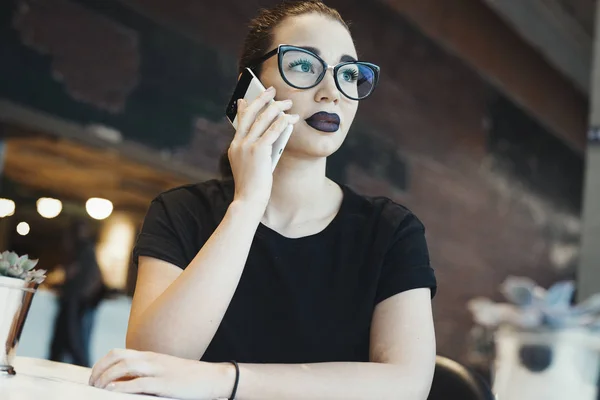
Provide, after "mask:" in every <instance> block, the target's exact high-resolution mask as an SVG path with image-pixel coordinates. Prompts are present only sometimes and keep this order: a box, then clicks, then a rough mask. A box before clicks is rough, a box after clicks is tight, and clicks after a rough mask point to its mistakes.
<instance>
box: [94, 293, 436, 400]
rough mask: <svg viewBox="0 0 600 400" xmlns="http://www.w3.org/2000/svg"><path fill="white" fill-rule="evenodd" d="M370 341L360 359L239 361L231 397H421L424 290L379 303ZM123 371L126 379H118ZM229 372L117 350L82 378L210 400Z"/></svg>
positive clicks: (430, 335)
mask: <svg viewBox="0 0 600 400" xmlns="http://www.w3.org/2000/svg"><path fill="white" fill-rule="evenodd" d="M370 347H371V348H370V353H371V354H370V362H365V363H353V362H333V363H319V364H291V365H290V364H240V365H239V367H240V381H239V387H238V390H237V396H236V399H238V400H254V399H257V400H259V399H260V400H270V399H273V400H274V399H297V400H304V399H306V400H314V399H340V400H341V399H343V400H352V399H381V400H383V399H397V400H425V399H427V396H428V394H429V390H430V387H431V381H432V379H433V371H434V367H435V355H436V345H435V332H434V327H433V317H432V310H431V292H430V289H428V288H419V289H412V290H408V291H405V292H402V293H399V294H396V295H394V296H392V297H389V298H388V299H386V300H383V301H382V302H380V303H379V304H378V305H377V307H376V308H375V312H374V315H373V321H372V324H371V345H370ZM124 377H127V378H128V379H129V380H126V381H118V380H120V379H122V378H124ZM131 378H135V379H131ZM234 378H235V370H234V369H233V366H230V365H228V364H209V363H202V362H196V361H190V360H182V359H178V358H174V357H170V356H165V355H160V354H155V353H140V352H135V351H133V350H123V351H116V352H111V353H110V354H109V355H108V356H106V357H105V358H104V359H102V360H101V361H99V362H98V363H97V364H96V366H95V367H94V370H93V371H92V377H91V379H90V382H91V383H92V384H94V385H95V386H97V387H106V386H107V385H109V383H110V384H111V385H110V386H109V389H111V390H116V391H123V392H133V393H148V394H157V395H162V396H167V397H174V398H181V399H214V398H229V396H230V394H231V389H232V388H233V382H234ZM111 382H112V383H111Z"/></svg>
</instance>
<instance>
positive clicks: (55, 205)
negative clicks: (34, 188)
mask: <svg viewBox="0 0 600 400" xmlns="http://www.w3.org/2000/svg"><path fill="white" fill-rule="evenodd" d="M36 205H37V211H38V213H39V214H40V215H41V216H42V217H44V218H54V217H56V216H58V214H60V212H61V211H62V202H61V201H60V200H57V199H51V198H49V197H41V198H39V199H38V201H37V202H36Z"/></svg>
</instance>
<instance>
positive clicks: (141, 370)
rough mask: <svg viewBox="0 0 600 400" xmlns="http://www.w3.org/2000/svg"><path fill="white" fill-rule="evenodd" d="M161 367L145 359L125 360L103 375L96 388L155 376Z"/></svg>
mask: <svg viewBox="0 0 600 400" xmlns="http://www.w3.org/2000/svg"><path fill="white" fill-rule="evenodd" d="M158 368H160V366H158V365H156V363H153V362H152V361H151V360H148V359H143V358H133V359H124V360H121V361H119V362H118V363H116V364H113V365H112V366H111V367H110V368H108V369H107V370H106V371H104V372H103V373H102V375H100V376H99V377H98V379H96V381H95V382H94V386H96V387H98V388H105V387H107V385H109V384H110V383H111V382H115V381H120V380H131V378H138V377H147V376H155V375H157V374H158V373H159V371H158Z"/></svg>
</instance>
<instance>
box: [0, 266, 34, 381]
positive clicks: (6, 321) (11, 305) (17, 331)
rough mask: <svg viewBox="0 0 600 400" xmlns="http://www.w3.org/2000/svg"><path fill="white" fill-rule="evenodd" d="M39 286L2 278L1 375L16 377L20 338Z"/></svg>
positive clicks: (0, 292)
mask: <svg viewBox="0 0 600 400" xmlns="http://www.w3.org/2000/svg"><path fill="white" fill-rule="evenodd" d="M37 287H38V284H37V283H34V282H25V281H24V280H23V279H18V278H9V277H6V276H0V346H2V347H1V348H0V375H4V374H9V375H14V374H15V370H14V368H13V366H12V362H13V360H14V357H15V354H16V352H17V346H18V344H19V338H20V337H21V332H22V330H23V325H24V324H25V319H26V318H27V313H28V312H29V307H30V306H31V300H32V299H33V295H34V294H35V291H36V290H37Z"/></svg>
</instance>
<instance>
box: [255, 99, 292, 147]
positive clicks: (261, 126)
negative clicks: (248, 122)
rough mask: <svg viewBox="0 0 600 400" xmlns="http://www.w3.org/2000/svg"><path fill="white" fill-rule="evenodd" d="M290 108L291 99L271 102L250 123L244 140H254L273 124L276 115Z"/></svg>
mask: <svg viewBox="0 0 600 400" xmlns="http://www.w3.org/2000/svg"><path fill="white" fill-rule="evenodd" d="M290 108H292V101H291V100H285V101H276V102H273V103H271V104H270V105H269V106H268V107H267V108H265V109H264V111H262V112H261V113H260V114H258V116H257V117H256V119H255V120H254V123H253V124H252V127H251V128H250V130H249V131H248V133H247V134H246V140H248V141H255V140H257V139H258V138H259V137H261V136H262V135H263V134H264V133H265V132H266V131H267V129H269V127H270V126H271V124H273V121H275V120H276V119H277V117H278V116H279V115H280V114H281V113H282V112H284V111H287V110H289V109H290Z"/></svg>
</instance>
